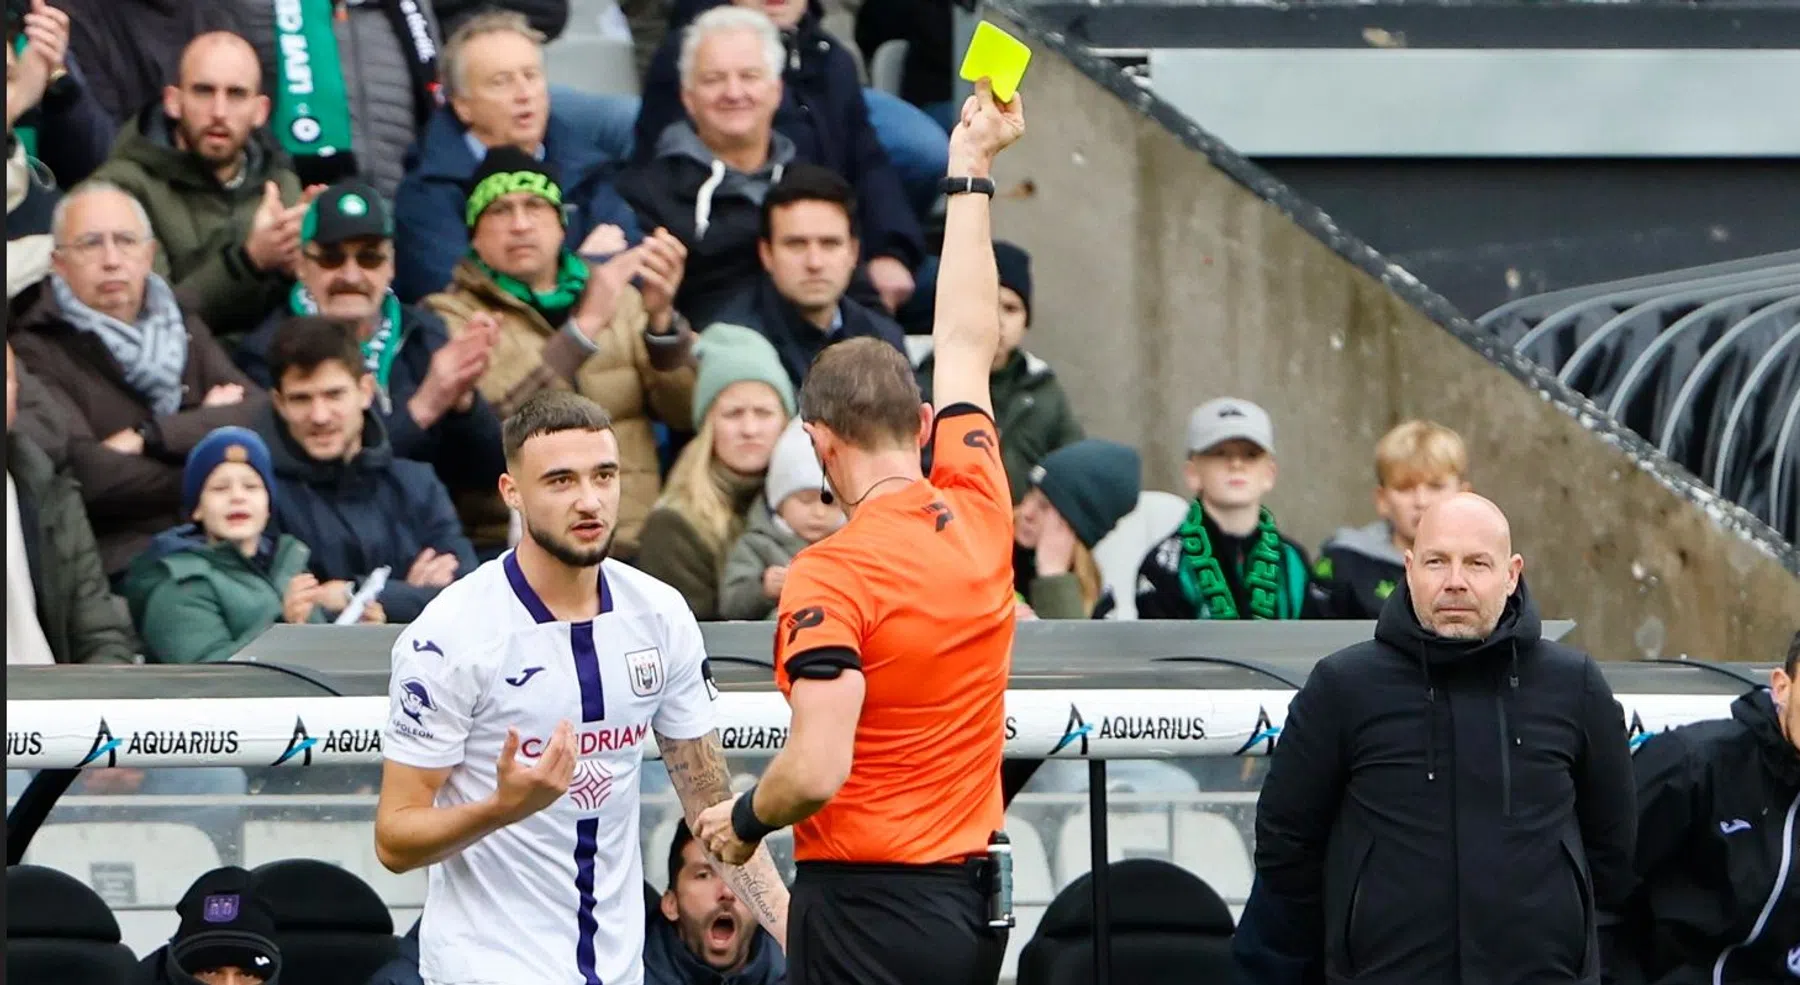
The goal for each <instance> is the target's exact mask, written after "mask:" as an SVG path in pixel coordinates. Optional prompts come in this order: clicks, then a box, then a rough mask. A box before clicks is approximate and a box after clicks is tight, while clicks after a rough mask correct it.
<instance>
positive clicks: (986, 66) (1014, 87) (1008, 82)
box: [962, 21, 1031, 103]
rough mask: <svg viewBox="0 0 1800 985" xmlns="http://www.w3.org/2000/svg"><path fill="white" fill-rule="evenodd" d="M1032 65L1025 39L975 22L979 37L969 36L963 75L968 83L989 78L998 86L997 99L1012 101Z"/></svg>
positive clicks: (985, 22)
mask: <svg viewBox="0 0 1800 985" xmlns="http://www.w3.org/2000/svg"><path fill="white" fill-rule="evenodd" d="M1029 64H1031V49H1030V48H1027V47H1025V43H1024V42H1023V41H1020V40H1019V39H1018V38H1015V37H1013V36H1012V35H1010V34H1008V33H1006V32H1005V31H1003V30H1001V29H1000V28H997V27H995V26H994V25H992V24H989V23H988V22H987V21H982V22H981V23H979V24H977V25H975V36H974V37H973V38H970V39H969V50H968V53H967V54H965V55H963V63H962V77H963V80H964V81H965V82H977V81H980V80H981V79H987V80H989V81H990V82H992V83H993V86H994V98H995V99H998V100H1000V101H1001V102H1003V103H1010V102H1012V97H1013V93H1016V92H1018V91H1019V82H1020V81H1021V80H1022V79H1024V78H1025V66H1027V65H1029Z"/></svg>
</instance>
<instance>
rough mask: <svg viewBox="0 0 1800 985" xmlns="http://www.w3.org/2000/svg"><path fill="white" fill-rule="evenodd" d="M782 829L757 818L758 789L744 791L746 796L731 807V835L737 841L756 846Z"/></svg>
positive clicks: (753, 787)
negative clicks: (735, 837)
mask: <svg viewBox="0 0 1800 985" xmlns="http://www.w3.org/2000/svg"><path fill="white" fill-rule="evenodd" d="M778 830H780V829H778V828H776V827H775V826H774V825H772V824H766V823H764V822H763V819H762V818H760V817H757V816H756V787H755V786H752V787H751V788H750V789H748V790H746V791H744V795H743V796H742V797H739V798H738V799H737V803H735V804H732V805H731V833H732V834H734V835H737V840H739V841H741V842H743V843H744V844H746V845H754V844H757V843H758V842H760V841H762V840H763V839H764V838H767V837H768V836H770V835H772V834H774V833H775V832H776V831H778Z"/></svg>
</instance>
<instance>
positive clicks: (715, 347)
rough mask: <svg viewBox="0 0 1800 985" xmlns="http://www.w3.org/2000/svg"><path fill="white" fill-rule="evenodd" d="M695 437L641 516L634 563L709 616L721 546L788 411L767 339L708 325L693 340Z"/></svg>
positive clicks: (790, 405) (789, 388)
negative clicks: (652, 504)
mask: <svg viewBox="0 0 1800 985" xmlns="http://www.w3.org/2000/svg"><path fill="white" fill-rule="evenodd" d="M695 355H696V357H697V358H698V359H699V362H700V367H699V370H698V372H697V374H696V376H695V380H694V421H695V422H696V423H697V424H698V425H699V428H698V430H697V431H696V432H695V433H694V437H693V440H691V441H689V442H688V444H687V447H685V448H683V449H682V450H681V454H680V455H679V456H677V457H676V459H675V465H674V467H673V468H671V469H670V470H669V477H668V479H667V480H665V481H664V483H663V491H662V496H661V497H660V498H659V499H657V501H656V506H655V507H654V508H653V509H651V511H650V515H649V516H648V517H647V518H645V520H644V529H643V533H642V534H641V535H640V536H639V540H638V561H637V564H638V568H639V569H640V570H642V571H644V572H645V573H647V574H649V575H652V576H654V577H656V578H659V579H661V580H663V581H665V582H668V583H669V584H670V585H673V586H674V587H675V588H676V589H677V590H678V591H680V592H681V594H682V595H683V596H684V597H686V599H687V601H688V605H689V606H691V607H692V608H693V610H694V615H695V617H697V618H699V619H716V618H718V611H719V576H720V574H721V573H722V571H723V569H724V566H725V556H726V554H727V553H728V552H730V550H731V546H732V545H733V544H734V543H736V542H737V539H738V536H739V535H740V534H742V533H743V532H744V524H745V519H746V517H747V516H748V515H749V511H750V507H751V505H752V504H753V503H755V501H756V498H757V496H759V495H760V494H761V493H762V490H763V477H764V476H765V475H766V474H767V472H768V468H769V458H770V456H771V455H773V454H774V451H775V442H776V440H777V439H778V438H780V436H781V432H782V429H783V428H785V427H786V426H787V422H788V418H790V417H792V416H793V415H794V386H793V383H792V382H790V381H789V379H788V375H787V371H786V370H785V369H783V368H782V366H781V358H780V357H779V356H777V355H776V353H775V349H774V347H773V346H771V345H769V342H768V340H767V339H764V338H763V337H762V336H761V335H759V334H758V333H756V332H755V331H753V330H751V329H748V328H743V327H741V326H738V325H713V326H711V327H709V328H708V329H706V331H705V332H703V333H702V334H701V336H700V340H699V343H698V345H697V347H696V349H695Z"/></svg>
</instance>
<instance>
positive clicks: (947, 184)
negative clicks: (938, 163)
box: [938, 177, 994, 198]
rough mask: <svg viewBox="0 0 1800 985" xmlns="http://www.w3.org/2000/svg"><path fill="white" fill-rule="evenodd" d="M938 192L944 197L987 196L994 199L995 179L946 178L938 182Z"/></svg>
mask: <svg viewBox="0 0 1800 985" xmlns="http://www.w3.org/2000/svg"><path fill="white" fill-rule="evenodd" d="M938 191H939V192H940V193H941V194H944V195H968V194H971V193H973V194H976V195H986V196H987V197H989V198H993V197H994V179H992V178H969V177H962V178H945V179H944V180H942V181H940V182H938Z"/></svg>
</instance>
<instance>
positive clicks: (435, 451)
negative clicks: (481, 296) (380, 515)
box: [237, 181, 506, 496]
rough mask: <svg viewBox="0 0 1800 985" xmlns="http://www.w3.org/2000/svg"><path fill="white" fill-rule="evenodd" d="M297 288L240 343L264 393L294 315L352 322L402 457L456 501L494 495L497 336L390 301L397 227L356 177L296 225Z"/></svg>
mask: <svg viewBox="0 0 1800 985" xmlns="http://www.w3.org/2000/svg"><path fill="white" fill-rule="evenodd" d="M294 273H295V276H296V278H297V282H296V283H295V284H294V287H293V289H292V290H291V291H289V292H288V297H287V303H286V304H285V305H283V309H284V310H282V311H279V312H277V313H275V314H274V315H271V316H270V317H269V319H268V320H267V321H265V322H264V323H263V324H262V327H260V328H258V329H257V330H256V331H255V332H253V333H251V334H250V335H249V336H248V337H247V338H245V339H244V341H243V343H242V344H241V345H240V346H239V347H238V352H237V360H238V365H239V366H241V367H243V369H244V372H246V373H248V374H249V375H250V378H251V379H253V380H255V381H256V382H257V383H258V384H260V385H261V386H264V387H271V388H272V387H273V386H274V385H275V381H274V380H272V379H270V373H269V363H268V359H269V346H270V344H271V343H273V341H274V339H275V330H276V328H277V327H278V326H279V325H280V324H281V323H282V322H284V321H286V320H287V318H288V317H289V316H290V315H325V316H327V317H330V318H335V319H338V320H340V321H343V322H345V323H347V324H349V325H351V326H352V327H353V328H354V329H355V332H356V341H357V344H358V345H359V346H361V348H362V354H363V364H364V367H365V368H366V369H367V370H368V372H369V374H370V375H371V376H373V377H374V381H375V403H374V408H373V409H374V412H375V413H376V414H377V415H379V416H380V418H381V423H382V424H384V425H386V427H387V435H388V442H389V444H391V445H392V446H393V450H394V454H395V455H396V456H398V457H400V458H408V459H412V460H413V461H415V462H424V463H426V464H428V465H430V466H432V468H434V469H435V470H436V471H437V474H438V478H439V479H441V480H443V483H444V485H445V487H447V488H448V489H449V490H450V492H451V494H452V495H459V494H461V495H469V494H483V495H486V496H492V495H493V493H494V489H495V486H494V483H495V482H496V481H497V480H498V479H499V478H500V473H501V472H504V471H505V470H506V459H505V456H504V455H502V454H501V450H500V418H499V417H498V416H497V415H495V413H494V410H493V408H492V407H491V406H490V405H489V404H488V402H487V401H486V400H484V399H483V398H482V396H481V394H480V393H479V392H477V391H476V388H475V383H476V381H477V380H479V379H481V376H482V374H483V373H485V372H486V371H487V369H488V364H489V361H490V360H491V359H492V357H493V354H494V344H495V343H496V342H497V341H498V340H499V337H500V330H499V327H498V325H497V324H496V323H495V322H494V321H493V319H478V320H474V321H472V322H471V324H470V325H469V326H468V330H467V331H464V332H461V333H460V334H458V335H457V337H456V338H455V339H454V340H452V339H451V338H450V334H449V332H448V331H447V330H446V328H445V327H444V322H443V320H442V319H440V318H439V317H438V316H437V315H436V314H434V313H433V312H431V311H430V310H429V309H427V308H425V307H423V306H421V305H408V304H401V303H400V299H399V298H398V297H396V296H395V295H394V292H393V290H392V286H391V285H392V284H393V282H394V221H393V214H392V212H391V211H390V210H389V208H388V204H387V202H385V201H383V200H382V197H381V195H380V194H379V193H378V192H376V190H375V189H374V188H373V187H372V186H370V185H368V184H366V183H364V182H361V181H344V182H339V183H338V184H335V185H332V186H331V187H330V188H328V189H326V190H325V191H324V192H323V193H322V194H320V195H319V197H318V198H317V199H315V200H314V201H313V204H312V207H311V208H310V209H308V211H307V213H306V217H305V219H304V220H303V221H302V223H301V227H300V253H299V256H298V258H297V259H296V261H295V264H294Z"/></svg>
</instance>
